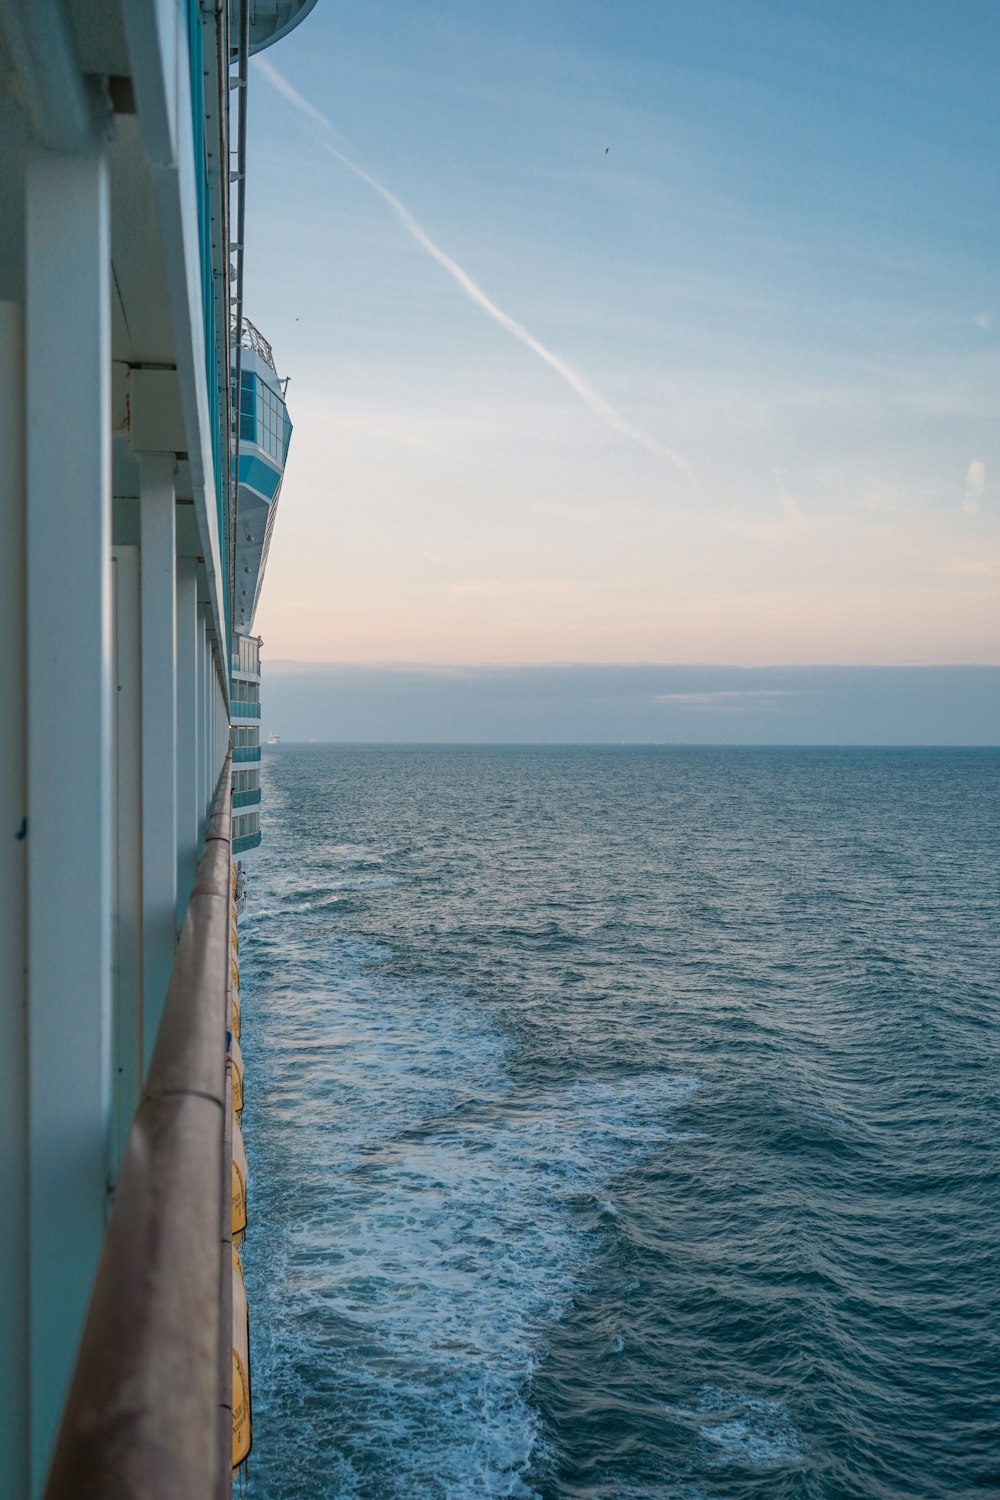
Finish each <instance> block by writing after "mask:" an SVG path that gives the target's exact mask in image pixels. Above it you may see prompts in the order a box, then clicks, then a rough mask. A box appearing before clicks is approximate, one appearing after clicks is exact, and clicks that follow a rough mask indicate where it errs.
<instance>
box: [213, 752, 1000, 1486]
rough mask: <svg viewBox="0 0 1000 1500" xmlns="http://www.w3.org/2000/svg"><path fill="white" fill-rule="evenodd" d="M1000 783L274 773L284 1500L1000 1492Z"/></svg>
mask: <svg viewBox="0 0 1000 1500" xmlns="http://www.w3.org/2000/svg"><path fill="white" fill-rule="evenodd" d="M998 761H1000V757H998V756H997V754H995V753H993V752H982V751H964V752H944V751H933V752H923V751H873V752H872V751H744V750H725V751H714V750H673V749H668V750H643V749H624V748H623V749H621V750H617V749H614V750H597V749H581V750H559V749H545V750H532V749H495V750H494V749H466V748H456V749H408V748H396V747H393V748H373V749H364V748H353V747H351V748H348V747H343V748H341V747H330V746H310V747H306V746H302V747H296V746H282V747H281V748H280V749H277V750H275V751H273V752H268V753H266V755H265V760H264V783H265V793H264V808H265V816H266V835H265V844H264V847H263V849H262V850H261V853H260V855H259V856H258V857H257V858H255V859H254V860H253V862H252V863H251V887H250V901H249V904H248V907H247V912H246V915H245V917H244V919H243V922H242V924H241V958H242V973H243V985H244V987H243V1016H244V1028H243V1050H244V1056H245V1059H246V1075H247V1101H248V1102H247V1107H246V1111H245V1115H244V1127H245V1131H246V1136H247V1145H248V1150H249V1156H250V1167H251V1199H250V1207H251V1219H250V1234H249V1238H248V1241H247V1248H246V1271H247V1281H248V1285H249V1289H250V1294H251V1306H252V1319H253V1322H252V1330H253V1336H252V1356H253V1369H252V1378H253V1396H254V1417H255V1433H254V1450H253V1453H252V1455H251V1459H250V1491H249V1493H250V1497H251V1500H306V1497H308V1500H325V1497H338V1500H340V1497H343V1500H432V1497H433V1500H478V1497H487V1496H521V1497H529V1496H539V1497H542V1500H555V1497H559V1500H597V1497H600V1500H664V1497H676V1500H698V1497H713V1500H714V1497H725V1500H740V1497H750V1496H753V1497H767V1500H772V1497H783V1496H789V1497H790V1496H795V1497H813V1496H816V1497H819V1496H823V1497H831V1500H849V1497H858V1500H890V1497H891V1500H916V1497H929V1496H935V1497H938V1496H940V1497H949V1500H961V1497H963V1496H969V1497H972V1496H975V1497H977V1500H978V1497H981V1496H984V1495H986V1494H990V1493H1000V1451H998V1449H1000V1439H998V1435H997V1428H996V1426H995V1425H994V1424H995V1422H996V1417H997V1402H998V1400H1000V1249H998V1246H1000V1209H998V1202H1000V1153H998V1146H997V1130H998V1123H1000V1122H998V1110H997V1100H996V1088H997V1061H998V1044H997V1037H998V1031H997V1024H998V1005H997V998H998V995H997V957H998V954H997V947H998V942H997V934H998V920H997V919H998V905H1000V902H998V880H997V862H998V861H997V856H998V846H1000V829H998V804H997V793H996V773H997V770H998Z"/></svg>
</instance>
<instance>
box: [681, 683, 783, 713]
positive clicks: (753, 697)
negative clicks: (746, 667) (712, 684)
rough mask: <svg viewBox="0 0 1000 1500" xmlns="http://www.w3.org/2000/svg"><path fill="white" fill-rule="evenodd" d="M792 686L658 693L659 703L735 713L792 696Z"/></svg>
mask: <svg viewBox="0 0 1000 1500" xmlns="http://www.w3.org/2000/svg"><path fill="white" fill-rule="evenodd" d="M794 696H795V692H794V690H793V689H791V688H740V689H736V688H719V689H717V690H715V691H711V690H710V691H708V692H704V693H657V694H656V702H657V703H674V704H676V705H677V706H678V707H679V708H715V709H719V710H721V711H724V712H726V713H735V712H738V711H739V710H740V709H743V708H757V707H764V706H765V705H766V704H768V703H770V702H771V701H772V700H773V699H775V698H792V697H794Z"/></svg>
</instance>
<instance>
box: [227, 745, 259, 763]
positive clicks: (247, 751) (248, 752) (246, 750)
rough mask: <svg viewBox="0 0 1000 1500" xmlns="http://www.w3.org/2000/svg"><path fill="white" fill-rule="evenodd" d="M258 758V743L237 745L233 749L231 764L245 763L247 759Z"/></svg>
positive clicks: (253, 759) (255, 759) (254, 759)
mask: <svg viewBox="0 0 1000 1500" xmlns="http://www.w3.org/2000/svg"><path fill="white" fill-rule="evenodd" d="M259 760H260V746H259V745H237V746H236V748H235V749H234V750H233V764H234V765H245V764H246V763H247V762H248V761H259Z"/></svg>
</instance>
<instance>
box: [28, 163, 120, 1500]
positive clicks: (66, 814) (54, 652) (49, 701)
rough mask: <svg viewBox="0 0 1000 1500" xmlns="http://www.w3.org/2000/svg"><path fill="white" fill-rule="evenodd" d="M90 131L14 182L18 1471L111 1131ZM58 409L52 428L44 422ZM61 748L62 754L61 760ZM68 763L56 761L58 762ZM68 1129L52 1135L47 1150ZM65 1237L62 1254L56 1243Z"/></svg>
mask: <svg viewBox="0 0 1000 1500" xmlns="http://www.w3.org/2000/svg"><path fill="white" fill-rule="evenodd" d="M108 201H109V194H108V168H107V157H106V151H105V147H104V145H103V143H97V142H95V143H93V144H92V145H90V146H89V147H87V148H85V149H84V150H82V151H80V152H78V153H75V154H74V155H72V156H69V155H63V154H61V153H57V152H36V153H34V154H32V156H31V157H30V158H29V162H28V169H27V181H26V210H27V212H26V230H27V242H26V256H25V263H26V267H27V272H26V280H27V297H26V329H27V406H26V418H27V421H26V431H27V445H26V453H27V499H28V503H27V522H26V541H27V557H26V580H27V626H28V630H27V639H28V655H27V727H28V764H29V765H30V767H31V775H30V778H29V781H28V838H27V846H28V885H27V893H28V911H27V925H28V1132H29V1141H28V1223H29V1256H30V1266H31V1278H30V1287H29V1299H28V1318H29V1325H28V1326H29V1360H30V1410H29V1432H30V1444H31V1476H30V1490H31V1493H32V1494H33V1495H38V1494H39V1493H40V1491H41V1488H42V1485H43V1484H44V1481H45V1475H46V1470H47V1467H48V1463H49V1456H50V1454H51V1451H52V1445H53V1440H54V1438H55V1433H56V1428H57V1425H58V1420H59V1414H60V1411H61V1409H62V1404H63V1400H64V1398H65V1394H66V1390H67V1386H68V1383H69V1376H70V1371H71V1367H72V1363H73V1358H74V1355H75V1352H76V1343H77V1339H78V1337H79V1334H80V1330H81V1327H82V1324H83V1318H84V1313H85V1311H86V1307H87V1300H88V1296H89V1293H90V1287H91V1283H92V1281H93V1278H94V1273H95V1270H96V1268H97V1261H98V1256H99V1253H100V1248H101V1242H102V1239H103V1235H104V1223H105V1211H106V1203H107V1187H108V1168H109V1150H110V1135H111V1076H110V1075H111V912H112V903H111V894H112V804H111V774H112V738H111V690H112V677H111V672H112V639H111V313H110V307H111V298H110V236H109V208H108ZM53 423H57V424H58V428H59V441H58V442H54V441H53V438H52V432H53ZM67 755H70V756H71V757H72V759H71V762H70V761H68V760H67ZM70 765H71V766H72V772H71V774H70ZM67 1143H72V1149H67ZM67 1245H71V1246H72V1247H73V1248H72V1254H71V1255H67V1253H66V1247H67Z"/></svg>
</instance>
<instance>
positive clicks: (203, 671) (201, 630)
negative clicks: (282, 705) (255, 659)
mask: <svg viewBox="0 0 1000 1500" xmlns="http://www.w3.org/2000/svg"><path fill="white" fill-rule="evenodd" d="M207 651H208V641H207V639H206V637H205V606H204V604H199V605H198V645H197V652H198V734H197V756H198V762H197V770H198V839H199V843H200V841H201V836H202V830H203V828H204V826H205V822H206V819H207V813H208V776H207V775H206V767H205V738H206V736H207V734H208V724H207V722H206V717H207V716H206V713H205V705H206V701H207V695H208V663H207V661H206V655H207Z"/></svg>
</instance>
